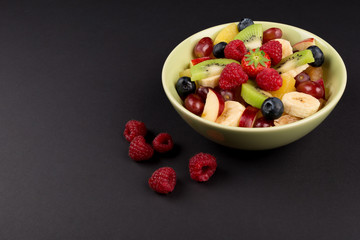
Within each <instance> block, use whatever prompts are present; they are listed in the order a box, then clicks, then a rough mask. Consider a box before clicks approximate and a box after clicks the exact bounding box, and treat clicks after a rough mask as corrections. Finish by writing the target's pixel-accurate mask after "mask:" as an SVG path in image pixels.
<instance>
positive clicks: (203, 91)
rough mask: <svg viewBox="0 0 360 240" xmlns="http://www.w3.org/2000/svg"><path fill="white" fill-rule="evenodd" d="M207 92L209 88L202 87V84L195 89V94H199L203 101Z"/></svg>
mask: <svg viewBox="0 0 360 240" xmlns="http://www.w3.org/2000/svg"><path fill="white" fill-rule="evenodd" d="M208 92H209V88H208V87H204V86H200V87H199V88H198V89H197V90H196V93H197V95H199V96H200V97H201V98H202V100H203V101H205V100H206V96H207V94H208Z"/></svg>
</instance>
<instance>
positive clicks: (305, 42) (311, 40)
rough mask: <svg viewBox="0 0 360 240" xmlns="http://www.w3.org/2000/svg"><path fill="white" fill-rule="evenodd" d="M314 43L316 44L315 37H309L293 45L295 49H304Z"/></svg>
mask: <svg viewBox="0 0 360 240" xmlns="http://www.w3.org/2000/svg"><path fill="white" fill-rule="evenodd" d="M313 45H315V39H314V38H307V39H304V40H302V41H300V42H297V43H295V44H294V45H293V46H292V47H293V50H294V51H302V50H305V49H307V48H308V47H310V46H313Z"/></svg>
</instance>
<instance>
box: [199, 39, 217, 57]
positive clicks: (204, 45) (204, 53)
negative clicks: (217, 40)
mask: <svg viewBox="0 0 360 240" xmlns="http://www.w3.org/2000/svg"><path fill="white" fill-rule="evenodd" d="M213 47H214V44H213V41H212V39H211V38H209V37H204V38H202V39H200V40H199V42H198V43H197V44H196V45H195V47H194V54H195V57H197V58H201V57H209V56H210V55H211V54H212V51H213Z"/></svg>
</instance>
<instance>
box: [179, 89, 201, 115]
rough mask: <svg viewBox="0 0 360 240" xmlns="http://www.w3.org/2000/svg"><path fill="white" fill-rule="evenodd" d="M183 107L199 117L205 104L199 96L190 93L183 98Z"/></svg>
mask: <svg viewBox="0 0 360 240" xmlns="http://www.w3.org/2000/svg"><path fill="white" fill-rule="evenodd" d="M184 106H185V108H186V109H187V110H189V111H190V112H192V113H194V114H196V115H200V114H201V113H202V112H203V110H204V106H205V103H204V101H203V100H202V98H201V97H200V96H199V95H197V94H195V93H191V94H189V95H188V96H187V97H186V98H185V101H184Z"/></svg>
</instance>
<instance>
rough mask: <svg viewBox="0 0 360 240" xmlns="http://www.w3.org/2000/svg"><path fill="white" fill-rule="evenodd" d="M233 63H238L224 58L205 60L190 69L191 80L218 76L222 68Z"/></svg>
mask: <svg viewBox="0 0 360 240" xmlns="http://www.w3.org/2000/svg"><path fill="white" fill-rule="evenodd" d="M233 62H236V63H239V62H238V61H236V60H233V59H226V58H221V59H210V60H205V61H203V62H201V63H198V64H196V65H195V66H192V67H191V68H190V71H191V80H192V81H198V80H202V79H205V78H208V77H212V76H217V75H219V76H220V73H221V72H222V70H223V69H224V67H225V66H226V65H227V64H229V63H233Z"/></svg>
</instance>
